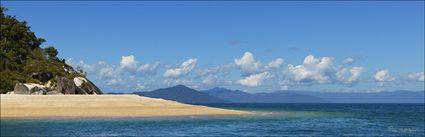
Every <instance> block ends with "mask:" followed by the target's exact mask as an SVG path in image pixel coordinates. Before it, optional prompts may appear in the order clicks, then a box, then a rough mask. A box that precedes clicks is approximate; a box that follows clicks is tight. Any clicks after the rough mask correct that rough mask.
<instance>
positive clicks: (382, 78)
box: [374, 70, 395, 82]
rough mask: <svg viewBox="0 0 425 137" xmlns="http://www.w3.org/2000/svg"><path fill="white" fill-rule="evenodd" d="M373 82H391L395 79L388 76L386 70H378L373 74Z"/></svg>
mask: <svg viewBox="0 0 425 137" xmlns="http://www.w3.org/2000/svg"><path fill="white" fill-rule="evenodd" d="M374 79H375V81H377V82H387V81H393V80H395V78H394V77H393V76H391V75H390V73H389V71H388V70H379V71H377V72H376V73H375V76H374Z"/></svg>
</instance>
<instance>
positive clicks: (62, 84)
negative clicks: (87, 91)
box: [55, 77, 76, 94]
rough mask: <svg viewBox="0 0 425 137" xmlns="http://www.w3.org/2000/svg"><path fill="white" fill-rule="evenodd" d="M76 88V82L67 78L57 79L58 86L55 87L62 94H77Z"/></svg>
mask: <svg viewBox="0 0 425 137" xmlns="http://www.w3.org/2000/svg"><path fill="white" fill-rule="evenodd" d="M75 88H76V86H75V84H74V82H73V81H71V80H69V79H68V78H66V77H60V78H58V79H57V84H56V87H55V90H56V91H59V92H60V93H62V94H75V91H76V90H75Z"/></svg>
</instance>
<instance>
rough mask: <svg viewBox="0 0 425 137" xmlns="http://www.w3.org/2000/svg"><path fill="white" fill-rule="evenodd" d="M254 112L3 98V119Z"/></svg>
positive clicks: (122, 99) (116, 99)
mask: <svg viewBox="0 0 425 137" xmlns="http://www.w3.org/2000/svg"><path fill="white" fill-rule="evenodd" d="M251 114H254V113H252V112H246V111H238V110H230V109H221V108H212V107H206V106H201V105H190V104H183V103H179V102H175V101H170V100H163V99H156V98H148V97H142V96H138V95H3V94H2V95H1V119H25V118H29V119H31V118H35V119H36V118H158V117H181V116H183V117H186V116H241V115H251Z"/></svg>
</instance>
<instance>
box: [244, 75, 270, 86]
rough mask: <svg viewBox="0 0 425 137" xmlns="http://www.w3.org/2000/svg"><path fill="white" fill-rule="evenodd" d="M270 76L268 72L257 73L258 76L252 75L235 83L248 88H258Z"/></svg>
mask: <svg viewBox="0 0 425 137" xmlns="http://www.w3.org/2000/svg"><path fill="white" fill-rule="evenodd" d="M270 77H271V76H270V74H269V73H268V72H263V73H258V74H252V75H250V76H248V77H245V78H244V79H240V80H238V81H237V83H239V84H241V85H243V86H248V87H257V86H260V85H261V84H262V83H263V81H264V80H266V79H268V78H270Z"/></svg>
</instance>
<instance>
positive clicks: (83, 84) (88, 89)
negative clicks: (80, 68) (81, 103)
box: [74, 77, 102, 94]
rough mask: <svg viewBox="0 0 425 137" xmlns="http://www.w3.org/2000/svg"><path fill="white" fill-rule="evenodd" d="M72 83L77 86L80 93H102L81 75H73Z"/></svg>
mask: <svg viewBox="0 0 425 137" xmlns="http://www.w3.org/2000/svg"><path fill="white" fill-rule="evenodd" d="M74 83H75V85H76V86H77V87H78V88H77V89H78V91H79V92H81V93H87V94H102V91H101V90H100V89H99V88H98V87H96V85H94V84H93V83H92V82H91V81H89V80H87V79H85V78H83V77H75V78H74Z"/></svg>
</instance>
